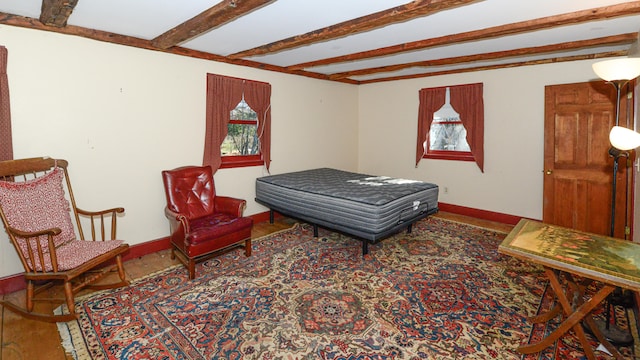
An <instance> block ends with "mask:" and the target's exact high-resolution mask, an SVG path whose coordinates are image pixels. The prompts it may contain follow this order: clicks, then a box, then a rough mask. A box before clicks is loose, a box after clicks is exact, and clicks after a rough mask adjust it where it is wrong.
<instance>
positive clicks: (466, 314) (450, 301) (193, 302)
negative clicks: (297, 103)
mask: <svg viewBox="0 0 640 360" xmlns="http://www.w3.org/2000/svg"><path fill="white" fill-rule="evenodd" d="M319 235H320V236H319V237H318V238H314V237H313V229H312V227H311V226H309V225H307V224H303V225H296V226H294V227H293V228H291V229H288V230H284V231H281V232H279V233H275V234H270V235H268V236H265V237H263V238H260V239H256V240H254V242H253V255H252V256H251V257H249V258H246V257H245V256H244V253H243V252H242V251H241V250H237V251H232V252H229V253H227V254H224V255H222V256H219V257H216V258H214V259H211V260H209V261H206V262H204V263H202V264H199V265H198V266H197V278H196V279H194V280H191V281H189V280H188V276H187V272H186V270H185V269H184V267H182V266H174V267H172V268H170V269H167V270H164V271H162V272H159V273H156V274H152V275H149V276H147V277H144V278H142V279H138V280H136V281H134V282H133V283H132V284H131V286H129V287H127V288H123V289H115V290H108V291H103V292H98V293H93V294H91V295H89V296H86V297H83V298H82V297H81V298H79V299H78V301H77V305H76V311H77V312H78V313H79V314H80V318H79V320H78V321H72V322H69V323H66V324H64V325H65V326H63V329H61V336H62V337H63V338H64V337H65V335H63V334H69V336H68V340H69V347H68V350H69V352H70V353H72V354H73V355H74V356H76V358H78V359H336V360H337V359H353V360H356V359H362V360H364V359H471V358H473V359H521V358H522V355H521V354H519V353H518V352H517V348H518V346H520V345H521V344H523V343H526V342H527V341H528V340H529V337H530V336H531V333H532V327H531V325H530V323H529V322H528V321H527V317H528V316H530V315H533V314H535V313H536V312H537V311H538V310H539V308H540V304H541V299H543V298H544V297H543V294H544V293H545V289H546V280H545V279H544V278H543V275H542V273H541V269H539V268H538V267H535V266H530V265H527V264H525V263H523V262H521V261H518V260H516V259H514V258H512V257H509V256H504V255H500V254H498V252H497V248H498V245H499V244H500V242H501V241H502V239H503V238H504V236H505V235H506V234H502V233H497V232H494V231H490V230H487V229H483V228H479V227H474V226H469V225H465V224H460V223H456V222H451V221H446V220H442V219H439V218H434V217H431V218H428V219H424V220H421V221H419V222H417V223H416V224H414V226H413V231H412V232H411V233H406V232H402V233H398V234H396V235H394V236H391V237H389V238H387V239H385V240H383V241H381V242H379V243H378V244H375V245H371V246H370V254H369V255H367V256H364V257H363V256H362V253H361V251H362V247H361V243H360V242H359V241H358V240H355V239H353V238H351V237H349V236H345V235H341V234H338V233H334V232H330V231H327V230H323V229H320V234H319ZM62 310H63V311H64V310H65V309H64V306H63V307H62ZM558 343H559V346H560V347H562V346H565V345H563V344H564V342H558ZM563 354H564V353H563ZM581 356H583V355H581V354H580V353H579V352H572V353H571V357H568V359H580V358H581ZM552 358H553V357H544V359H552ZM558 359H560V357H558ZM563 359H564V358H563Z"/></svg>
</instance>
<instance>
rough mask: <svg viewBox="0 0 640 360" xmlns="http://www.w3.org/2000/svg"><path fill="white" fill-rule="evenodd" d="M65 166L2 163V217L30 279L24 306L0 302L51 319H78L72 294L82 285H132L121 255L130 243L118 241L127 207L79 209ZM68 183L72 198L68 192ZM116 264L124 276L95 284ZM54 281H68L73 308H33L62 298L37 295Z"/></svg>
mask: <svg viewBox="0 0 640 360" xmlns="http://www.w3.org/2000/svg"><path fill="white" fill-rule="evenodd" d="M67 165H68V163H67V161H66V160H56V159H51V158H31V159H21V160H9V161H2V162H0V180H1V181H0V216H1V217H2V223H3V224H4V227H5V229H6V231H7V234H8V236H9V240H10V241H11V243H12V244H13V246H14V248H15V249H16V252H17V253H18V256H19V257H20V262H21V263H22V266H23V267H24V271H25V273H24V277H25V280H26V282H27V286H26V307H24V308H23V307H21V306H19V305H16V304H14V303H12V302H10V301H6V300H2V301H0V305H2V306H4V307H5V308H7V309H9V310H12V311H14V312H16V313H18V314H20V315H22V316H24V317H26V318H29V319H35V320H41V321H47V322H66V321H70V320H74V319H76V318H77V314H76V311H75V302H74V295H75V294H76V293H77V292H78V291H80V290H81V289H83V288H91V289H109V288H115V287H120V286H126V285H129V282H128V281H127V280H126V278H125V276H126V275H125V271H124V267H123V265H122V258H121V255H122V253H124V252H125V251H127V249H128V248H129V245H127V244H125V243H124V242H123V241H122V240H114V239H115V236H116V219H117V214H118V213H122V212H124V209H123V208H113V209H108V210H103V211H97V212H93V211H85V210H82V209H79V208H78V207H77V206H76V201H75V198H74V196H73V191H72V190H71V182H70V180H69V176H68V173H67ZM65 180H66V181H65ZM65 188H66V192H67V195H68V197H66V196H65ZM71 214H73V218H74V219H75V225H76V229H77V235H78V236H76V232H75V230H74V222H73V221H72V220H71V219H72V216H71ZM109 218H110V219H109ZM83 223H84V224H85V226H90V230H91V238H90V239H87V240H85V234H84V231H83V228H82V224H83ZM109 230H110V239H107V238H106V237H105V233H106V232H109ZM113 260H114V261H115V264H113ZM105 265H111V266H105ZM115 269H117V272H118V275H119V277H120V281H118V282H116V283H111V284H93V282H94V281H96V280H98V279H100V278H101V277H102V276H104V275H106V274H107V273H109V272H112V271H113V270H115ZM36 283H37V284H38V287H36ZM56 283H62V284H63V285H64V294H65V299H66V304H67V307H68V308H69V313H68V314H63V315H54V314H51V313H45V312H38V311H35V310H34V302H36V301H47V302H51V303H60V302H61V300H62V299H59V298H57V299H56V298H44V297H42V296H41V297H36V295H38V294H39V293H41V292H42V291H43V290H46V289H48V288H50V287H51V286H52V285H54V284H56ZM43 295H46V294H43Z"/></svg>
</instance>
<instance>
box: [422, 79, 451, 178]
mask: <svg viewBox="0 0 640 360" xmlns="http://www.w3.org/2000/svg"><path fill="white" fill-rule="evenodd" d="M446 92H447V88H446V87H440V88H430V89H420V92H419V97H420V107H419V108H418V142H417V144H416V167H418V163H419V162H420V160H421V159H422V157H423V156H424V154H425V153H426V152H427V149H426V146H427V143H426V141H427V138H428V136H429V129H430V128H431V122H433V113H434V112H436V111H437V110H438V109H440V108H441V107H442V106H443V105H444V101H445V96H446Z"/></svg>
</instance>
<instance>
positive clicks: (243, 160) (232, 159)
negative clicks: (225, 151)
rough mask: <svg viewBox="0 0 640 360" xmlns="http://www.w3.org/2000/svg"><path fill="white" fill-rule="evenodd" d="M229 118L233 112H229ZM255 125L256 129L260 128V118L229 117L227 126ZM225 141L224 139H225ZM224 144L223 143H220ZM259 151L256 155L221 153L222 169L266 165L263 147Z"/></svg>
mask: <svg viewBox="0 0 640 360" xmlns="http://www.w3.org/2000/svg"><path fill="white" fill-rule="evenodd" d="M229 118H231V112H229ZM232 124H237V125H255V127H256V131H257V129H258V119H255V120H235V119H229V123H228V124H227V128H228V127H229V125H232ZM223 143H224V141H223ZM220 146H222V144H220ZM258 151H259V153H258V154H255V155H222V153H221V154H220V160H222V162H221V163H220V169H230V168H239V167H249V166H262V165H264V157H263V156H262V151H261V148H260V147H259V148H258Z"/></svg>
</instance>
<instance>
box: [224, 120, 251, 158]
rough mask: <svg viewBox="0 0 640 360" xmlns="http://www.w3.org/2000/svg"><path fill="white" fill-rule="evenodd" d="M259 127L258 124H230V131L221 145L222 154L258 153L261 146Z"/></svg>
mask: <svg viewBox="0 0 640 360" xmlns="http://www.w3.org/2000/svg"><path fill="white" fill-rule="evenodd" d="M257 129H258V126H257V125H247V124H229V132H228V134H227V137H226V138H224V141H223V142H222V146H221V147H220V150H221V151H222V156H225V155H234V156H238V155H256V154H258V153H259V149H260V146H258V145H259V141H258V133H257Z"/></svg>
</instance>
